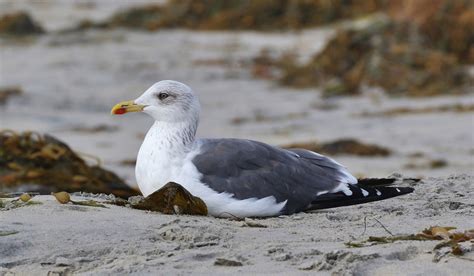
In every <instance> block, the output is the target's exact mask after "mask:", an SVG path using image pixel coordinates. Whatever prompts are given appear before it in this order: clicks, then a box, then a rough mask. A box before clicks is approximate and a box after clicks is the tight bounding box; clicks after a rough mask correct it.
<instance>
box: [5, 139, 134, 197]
mask: <svg viewBox="0 0 474 276" xmlns="http://www.w3.org/2000/svg"><path fill="white" fill-rule="evenodd" d="M19 191H29V192H39V193H42V194H49V193H51V192H57V191H68V192H78V191H84V192H90V193H106V194H114V195H116V196H119V197H129V196H133V195H137V194H139V193H138V192H137V191H136V190H134V189H132V188H130V187H129V186H128V185H127V184H126V183H125V182H124V181H123V180H122V179H120V178H119V177H118V176H117V175H115V174H114V173H112V172H110V171H108V170H105V169H103V168H101V167H100V166H99V165H95V166H90V165H88V164H87V163H86V162H85V161H84V160H83V159H82V158H81V157H79V156H78V155H77V154H76V153H75V152H74V151H72V150H71V149H70V148H69V147H68V146H67V145H66V144H64V143H62V142H61V141H59V140H57V139H56V138H54V137H52V136H49V135H40V134H37V133H33V132H24V133H22V134H18V133H15V132H12V131H1V132H0V192H19Z"/></svg>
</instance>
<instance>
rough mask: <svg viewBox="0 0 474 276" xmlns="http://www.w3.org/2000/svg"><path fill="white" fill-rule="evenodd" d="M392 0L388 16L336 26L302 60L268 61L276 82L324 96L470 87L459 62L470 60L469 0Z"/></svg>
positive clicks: (472, 19)
mask: <svg viewBox="0 0 474 276" xmlns="http://www.w3.org/2000/svg"><path fill="white" fill-rule="evenodd" d="M394 2H395V1H394ZM396 2H397V3H399V4H394V5H393V6H392V8H391V9H390V10H389V11H390V12H389V13H388V14H389V15H390V16H378V17H374V19H372V22H371V23H370V24H369V25H368V26H366V27H364V28H359V29H343V30H340V31H339V32H338V33H337V34H336V35H335V37H334V38H333V39H331V40H330V41H329V42H328V44H327V46H326V47H325V48H324V49H323V50H322V51H321V52H320V53H318V54H316V55H315V56H314V57H313V58H312V59H311V60H310V61H309V62H307V63H306V64H298V63H297V62H296V59H295V58H291V56H288V55H285V56H284V57H282V58H281V59H279V60H277V61H274V62H273V64H274V65H275V66H276V67H277V68H278V69H280V71H281V76H279V77H278V79H279V82H280V83H281V84H283V85H287V86H294V87H300V88H305V87H322V88H323V91H324V95H326V96H337V95H357V94H360V92H361V90H362V89H361V88H362V87H363V86H364V85H368V86H373V87H380V88H383V89H384V90H385V91H386V92H387V93H388V94H390V95H395V96H397V95H408V96H433V95H440V94H461V93H465V92H469V91H471V92H472V86H473V83H474V80H473V78H472V76H470V75H469V73H468V71H467V68H466V66H464V65H465V64H474V46H473V45H474V28H472V27H469V26H473V25H474V4H473V3H474V2H472V1H471V2H470V1H464V0H461V1H455V3H453V1H447V0H436V1H433V2H436V5H435V7H436V8H433V7H431V1H429V3H426V2H427V1H410V0H405V1H396ZM410 5H411V6H413V7H412V8H411V9H412V10H416V11H418V10H423V9H425V7H429V9H427V11H431V13H429V12H426V13H422V12H419V13H417V12H411V11H405V9H407V8H406V7H407V6H410ZM414 7H416V9H415V8H414ZM402 15H404V16H402ZM259 60H261V59H258V58H257V59H255V63H256V64H257V65H256V66H259V64H258V61H259ZM266 62H267V64H268V61H266ZM257 77H258V75H257Z"/></svg>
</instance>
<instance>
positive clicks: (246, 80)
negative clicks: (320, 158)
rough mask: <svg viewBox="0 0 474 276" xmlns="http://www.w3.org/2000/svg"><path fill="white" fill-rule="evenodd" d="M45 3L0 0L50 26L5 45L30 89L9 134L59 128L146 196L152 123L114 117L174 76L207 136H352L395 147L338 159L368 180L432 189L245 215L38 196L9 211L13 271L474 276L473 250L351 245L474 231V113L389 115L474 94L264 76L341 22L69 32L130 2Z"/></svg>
mask: <svg viewBox="0 0 474 276" xmlns="http://www.w3.org/2000/svg"><path fill="white" fill-rule="evenodd" d="M31 2H33V3H34V4H31V3H30V1H17V0H15V1H7V0H0V10H1V13H0V15H3V14H6V13H11V12H13V11H18V10H26V11H29V12H30V14H31V15H32V16H33V18H35V20H37V21H38V22H39V23H40V24H41V25H42V26H44V27H45V29H46V30H47V31H48V33H47V34H44V35H41V36H38V37H35V38H26V39H19V40H14V39H13V40H12V39H6V38H0V43H1V44H0V45H1V46H0V87H11V86H13V87H20V88H21V90H22V94H21V95H19V96H15V97H11V98H10V99H8V102H7V103H5V104H3V105H0V130H5V129H11V130H14V131H16V132H21V131H27V130H33V131H36V132H39V133H47V134H50V135H54V136H55V137H57V138H58V139H60V140H61V141H64V142H65V143H67V144H68V145H69V146H70V147H71V148H72V149H74V150H75V151H76V152H78V153H84V154H87V155H88V156H90V155H92V156H93V157H96V158H98V159H100V161H101V162H102V165H103V166H104V167H105V168H107V169H110V170H112V171H113V172H115V173H116V174H118V175H119V176H120V177H122V178H123V179H124V180H125V181H126V182H127V183H129V184H130V185H131V186H134V187H135V186H136V180H135V175H134V167H133V162H134V160H135V158H136V154H137V151H138V149H139V147H140V144H141V142H142V140H143V137H144V135H145V133H146V131H147V129H148V128H149V127H150V125H151V124H152V121H151V119H150V118H148V117H147V116H145V115H143V114H132V115H129V116H122V117H113V116H111V115H110V108H111V107H112V106H113V105H114V104H116V103H118V102H120V101H123V100H131V99H134V98H136V97H138V96H139V95H140V94H142V92H143V91H144V90H145V89H147V88H148V87H149V86H150V85H152V84H153V83H155V82H156V81H159V80H163V79H174V80H178V81H182V82H184V83H186V84H188V85H189V86H191V87H192V88H193V89H194V90H195V91H196V92H197V93H198V94H199V97H200V101H201V105H202V114H201V123H200V127H199V129H198V136H199V137H235V138H247V139H253V140H259V141H263V142H265V143H269V144H272V145H288V144H291V143H298V142H311V141H318V142H330V141H334V140H337V139H344V138H352V139H357V140H359V141H362V142H364V143H373V144H376V145H379V146H383V147H386V148H388V149H390V151H391V154H390V155H388V156H375V157H374V156H356V155H348V154H342V155H337V156H331V157H333V158H334V159H336V160H337V161H338V162H340V163H342V164H344V165H345V166H346V167H347V168H348V170H349V171H350V172H352V173H353V174H354V175H355V176H357V177H387V176H389V175H391V174H393V173H397V176H400V175H402V176H403V177H407V178H412V177H420V178H422V180H421V181H420V182H418V183H416V184H412V183H407V184H405V185H408V186H410V185H413V187H414V188H415V192H414V193H412V194H409V195H406V196H402V197H396V198H392V199H388V200H384V201H380V202H374V203H369V204H363V205H357V206H350V207H343V208H335V209H328V210H320V211H316V212H313V213H299V214H295V215H291V216H281V217H275V218H268V219H250V220H244V221H240V220H229V219H217V218H213V217H198V216H186V215H182V216H177V215H163V214H160V213H153V212H146V211H141V210H135V209H130V208H126V207H120V206H114V205H107V208H95V207H87V206H75V205H71V204H67V205H61V204H59V203H58V202H57V201H56V200H55V199H54V197H53V196H49V195H41V196H36V197H34V198H33V199H32V202H36V203H38V204H30V205H26V206H22V207H20V208H13V209H9V208H2V209H0V275H70V274H80V275H128V274H136V275H156V274H159V275H188V274H193V275H209V274H219V275H220V274H246V275H249V274H250V275H254V274H259V275H260V274H270V275H294V274H318V275H319V274H320V275H472V273H470V272H469V271H472V268H473V267H474V265H473V264H474V253H473V252H472V251H473V249H474V246H473V243H472V242H469V241H467V242H464V243H463V244H462V248H463V250H465V252H464V251H463V252H464V255H463V256H455V255H453V254H451V253H449V252H448V251H446V248H444V249H434V248H435V246H436V245H437V244H439V243H440V241H415V240H405V241H396V242H393V243H386V244H374V245H369V244H366V243H364V245H365V246H364V247H357V248H355V247H350V246H347V245H346V243H348V242H355V243H358V242H362V241H364V240H366V239H368V238H369V237H370V236H378V237H389V236H392V235H395V236H396V235H410V234H417V233H420V232H421V231H423V230H424V229H426V228H429V227H431V226H452V227H456V228H457V229H456V230H453V231H460V232H463V231H466V230H469V229H474V222H473V220H472V218H473V217H474V211H473V210H474V208H473V207H474V200H473V198H474V194H473V185H472V183H473V182H474V174H473V169H474V131H473V129H474V115H473V114H474V113H473V112H456V111H449V110H448V111H443V112H419V113H415V112H414V113H406V114H395V115H377V114H381V113H383V112H389V111H390V110H394V109H399V108H411V109H415V110H417V109H424V110H427V109H430V108H434V109H436V108H438V109H439V108H442V107H444V106H453V105H464V106H472V105H474V97H473V96H472V94H466V95H456V96H452V95H451V96H438V97H428V98H404V97H389V96H387V95H385V94H383V93H382V92H381V91H380V90H379V89H375V88H373V87H367V88H366V89H365V90H364V93H362V95H360V96H358V97H335V98H324V97H322V96H321V91H320V90H319V89H294V88H288V87H284V86H279V85H277V84H276V83H275V82H273V81H271V80H261V79H260V80H259V79H255V78H254V77H253V76H252V74H251V72H250V70H249V65H248V64H250V63H251V61H252V59H253V58H254V57H255V56H257V55H258V54H259V53H260V52H261V51H262V49H269V50H270V51H271V52H272V53H273V54H275V55H279V54H282V53H285V52H287V51H290V50H291V51H293V52H297V53H298V54H299V58H300V59H301V60H307V59H309V58H310V57H311V56H312V55H313V54H314V53H315V52H317V51H320V50H321V49H322V48H323V47H324V46H325V44H326V43H327V41H328V39H330V38H331V37H332V36H333V35H334V33H335V28H334V26H325V27H319V28H311V29H304V30H301V31H291V32H290V31H284V32H283V31H282V32H254V31H238V32H226V31H214V32H209V31H190V30H182V29H178V30H159V31H156V32H144V31H132V30H126V29H113V30H86V31H81V32H70V33H60V32H58V31H59V30H63V29H66V28H71V27H73V26H75V25H76V24H77V23H78V22H79V21H80V20H83V19H91V20H104V19H105V18H107V17H109V16H110V15H111V14H113V13H114V12H115V11H117V10H119V9H123V8H126V7H129V6H130V2H128V1H88V3H89V4H87V3H86V2H84V3H83V2H81V3H75V4H72V3H73V2H71V1H62V0H58V1H52V4H44V3H42V4H41V3H40V2H41V1H31ZM53 2H54V3H53ZM79 2H80V1H79ZM147 2H149V1H142V0H140V1H136V2H135V4H136V5H138V4H141V3H147ZM45 3H46V2H45ZM471 71H472V70H471ZM473 72H474V71H473ZM367 114H369V115H367ZM370 114H376V115H370ZM94 162H95V161H94V158H92V159H91V163H94ZM433 164H434V165H433ZM73 198H74V199H75V200H86V199H91V198H92V199H94V200H98V201H106V200H108V199H109V197H108V196H106V195H85V196H81V195H79V194H76V195H74V197H73ZM471 241H472V240H471Z"/></svg>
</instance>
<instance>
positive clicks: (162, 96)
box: [158, 92, 170, 101]
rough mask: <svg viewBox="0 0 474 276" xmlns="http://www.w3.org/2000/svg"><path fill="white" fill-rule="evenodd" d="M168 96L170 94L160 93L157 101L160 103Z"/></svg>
mask: <svg viewBox="0 0 474 276" xmlns="http://www.w3.org/2000/svg"><path fill="white" fill-rule="evenodd" d="M169 96H170V94H168V93H164V92H162V93H160V94H158V99H160V101H162V100H164V99H166V98H168V97H169Z"/></svg>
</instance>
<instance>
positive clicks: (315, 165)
mask: <svg viewBox="0 0 474 276" xmlns="http://www.w3.org/2000/svg"><path fill="white" fill-rule="evenodd" d="M128 112H144V113H146V114H148V115H149V116H151V117H152V118H153V119H154V120H155V121H154V123H153V126H152V127H151V128H150V130H149V131H148V133H147V135H146V136H145V139H144V141H143V144H142V146H141V147H140V150H139V152H138V156H137V163H136V167H135V174H136V180H137V183H138V186H139V188H140V191H141V192H142V193H143V195H144V196H148V195H150V194H152V193H153V192H155V191H156V190H158V189H160V188H161V187H163V186H164V185H165V184H166V183H168V182H171V181H173V182H176V183H179V184H181V185H182V186H183V187H185V188H186V189H187V190H188V191H189V192H191V193H192V194H193V195H195V196H198V197H200V198H201V199H202V200H203V201H204V202H205V203H206V205H207V208H208V211H209V214H210V215H214V216H238V217H253V216H258V217H263V216H275V215H281V214H292V213H295V212H301V211H306V210H311V209H322V208H330V207H337V206H345V205H352V204H359V203H364V202H369V201H375V200H380V199H385V198H389V197H393V196H397V195H401V194H406V193H409V192H411V191H412V189H411V188H402V187H381V186H377V187H376V188H375V187H372V186H371V187H369V186H367V187H366V186H362V185H357V184H358V181H357V179H356V178H355V177H353V176H352V175H351V174H350V173H349V172H348V171H347V170H346V169H345V168H344V167H343V166H342V165H340V164H339V163H337V162H335V161H334V160H332V159H330V158H328V157H325V156H323V155H320V154H318V153H315V152H311V151H308V150H304V149H289V150H286V149H281V148H278V147H273V146H270V145H267V144H264V143H261V142H256V141H251V140H243V139H196V137H195V135H196V130H197V127H198V123H199V113H200V105H199V100H198V97H197V95H196V94H195V93H194V91H193V90H192V89H191V88H190V87H189V86H187V85H185V84H183V83H180V82H177V81H171V80H164V81H160V82H157V83H155V84H154V85H153V86H151V87H150V88H149V89H147V90H146V91H145V92H144V93H143V94H142V95H141V96H140V97H138V98H137V99H136V100H133V101H126V102H121V103H119V104H117V105H115V106H114V107H113V108H112V114H125V113H128ZM386 182H387V181H386ZM359 184H360V183H359Z"/></svg>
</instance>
